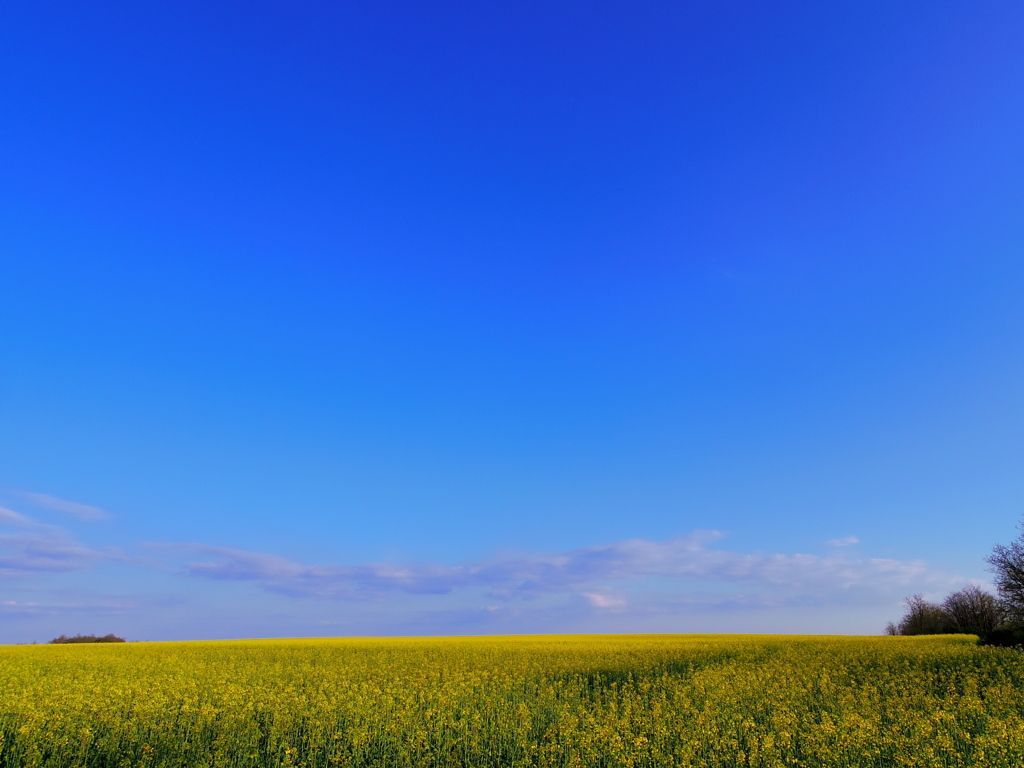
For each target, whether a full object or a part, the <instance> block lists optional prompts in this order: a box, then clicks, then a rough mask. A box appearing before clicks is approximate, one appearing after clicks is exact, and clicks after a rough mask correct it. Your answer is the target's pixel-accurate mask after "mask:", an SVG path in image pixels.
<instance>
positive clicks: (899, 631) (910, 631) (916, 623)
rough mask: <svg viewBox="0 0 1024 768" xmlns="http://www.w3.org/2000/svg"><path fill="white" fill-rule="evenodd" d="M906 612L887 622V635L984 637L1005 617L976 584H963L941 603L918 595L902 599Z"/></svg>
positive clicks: (999, 607) (998, 602)
mask: <svg viewBox="0 0 1024 768" xmlns="http://www.w3.org/2000/svg"><path fill="white" fill-rule="evenodd" d="M903 603H904V605H906V607H907V611H906V613H905V614H904V615H903V618H902V619H900V621H899V623H898V624H892V623H890V624H889V625H888V626H887V627H886V629H885V631H886V634H889V635H956V634H962V635H978V636H979V637H985V636H987V635H988V634H989V633H990V632H992V631H993V630H994V629H996V627H998V626H1000V625H1001V624H1002V623H1003V622H1004V620H1005V617H1006V611H1005V609H1004V607H1003V605H1002V603H1001V602H1000V601H999V600H998V599H996V597H995V595H992V594H990V593H988V592H986V591H985V590H983V589H981V588H980V587H974V586H971V587H965V588H964V589H961V590H960V591H958V592H953V593H952V594H951V595H949V596H948V597H947V598H946V599H945V600H944V601H943V602H941V603H931V602H928V601H927V600H925V599H924V597H923V596H922V595H912V596H910V597H908V598H907V599H906V600H904V601H903Z"/></svg>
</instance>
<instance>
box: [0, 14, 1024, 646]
mask: <svg viewBox="0 0 1024 768" xmlns="http://www.w3.org/2000/svg"><path fill="white" fill-rule="evenodd" d="M0 82H2V83H3V85H2V86H0V114H2V115H3V116H4V118H3V120H0V169H2V170H0V286H2V287H3V301H2V302H0V373H2V375H0V642H31V641H45V640H48V639H50V637H52V636H55V635H57V634H61V633H66V634H74V633H76V632H99V633H102V634H105V633H106V632H108V631H112V632H116V633H118V634H123V635H125V636H127V637H129V638H130V639H137V640H160V639H204V638H214V637H218V638H219V637H271V636H297V635H374V634H439V635H444V634H489V633H504V632H590V631H594V632H598V631H635V632H646V631H657V632H670V631H679V632H690V631H723V632H762V631H764V632H785V631H794V632H823V633H831V632H843V633H874V632H880V631H881V630H882V628H883V627H884V624H885V622H886V621H888V620H890V619H895V618H898V616H899V612H900V600H901V599H902V598H903V597H904V596H906V595H908V594H911V593H914V592H922V593H925V594H927V595H929V596H933V597H941V596H942V595H943V594H945V593H946V592H948V591H949V590H951V589H955V588H959V587H961V586H963V585H965V584H967V583H982V584H984V583H986V581H987V579H988V574H987V573H986V571H985V567H984V557H985V556H986V555H987V554H988V552H989V551H990V550H991V547H992V545H993V544H994V543H996V542H1007V541H1009V540H1010V539H1012V538H1014V537H1015V536H1016V535H1017V532H1018V531H1017V528H1016V526H1017V523H1018V522H1019V521H1020V519H1021V516H1022V514H1024V503H1022V502H1024V472H1022V471H1021V467H1022V460H1024V440H1022V437H1021V436H1022V435H1024V429H1022V427H1024V355H1022V351H1024V344H1022V342H1024V301H1022V299H1021V297H1022V296H1024V258H1022V254H1024V248H1022V246H1024V215H1022V212H1024V138H1022V137H1024V89H1022V88H1021V83H1022V82H1024V6H1020V4H1018V3H1011V2H983V3H979V4H975V5H972V6H970V7H968V6H965V5H962V4H957V3H951V2H938V3H935V2H931V3H924V2H900V3H885V4H883V3H880V2H867V3H860V4H856V5H855V6H849V7H838V6H835V7H825V6H822V5H821V4H818V3H810V2H790V3H782V4H779V3H767V2H734V3H720V2H716V3H712V2H692V3H668V2H639V3H631V4H614V3H582V2H553V3H552V2H548V3H536V2H526V3H517V4H515V5H514V7H502V6H500V5H498V4H490V5H481V4H474V3H467V2H445V3H419V2H383V3H365V2H355V3H348V4H335V3H326V2H312V3H307V4H303V5H301V6H295V5H293V4H285V3H280V2H261V3H257V4H254V5H249V6H246V7H245V8H242V7H240V6H237V5H236V4H228V3H223V2H206V3H165V2H158V3H151V4H145V6H138V5H137V4H129V3H124V2H108V3H103V4H101V5H100V6H98V7H95V6H94V7H89V8H85V7H82V6H78V5H75V4H72V3H67V2H47V1H45V0H43V1H37V2H31V3H30V2H24V1H23V0H16V1H15V2H11V3H7V4H5V6H4V7H3V8H2V9H0Z"/></svg>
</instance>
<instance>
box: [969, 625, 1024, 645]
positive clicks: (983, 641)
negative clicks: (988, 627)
mask: <svg viewBox="0 0 1024 768" xmlns="http://www.w3.org/2000/svg"><path fill="white" fill-rule="evenodd" d="M978 645H996V646H999V647H1001V648H1024V623H1022V622H1014V623H1007V624H1002V625H1000V626H998V627H996V628H995V629H993V630H992V631H991V632H985V633H984V634H982V635H980V636H979V637H978Z"/></svg>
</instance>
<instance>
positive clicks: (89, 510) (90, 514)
mask: <svg viewBox="0 0 1024 768" xmlns="http://www.w3.org/2000/svg"><path fill="white" fill-rule="evenodd" d="M22 496H24V497H25V498H26V499H28V501H29V502H31V503H32V504H35V505H36V506H37V507H42V508H43V509H52V510H53V511H54V512H63V513H64V514H67V515H71V516H73V517H77V518H78V519H79V520H85V521H86V522H90V523H94V522H97V521H99V520H107V519H109V518H110V513H109V512H107V511H106V510H104V509H100V508H99V507H93V506H90V505H88V504H80V503H78V502H77V501H68V500H67V499H59V498H57V497H56V496H50V495H49V494H46V493H23V494H22Z"/></svg>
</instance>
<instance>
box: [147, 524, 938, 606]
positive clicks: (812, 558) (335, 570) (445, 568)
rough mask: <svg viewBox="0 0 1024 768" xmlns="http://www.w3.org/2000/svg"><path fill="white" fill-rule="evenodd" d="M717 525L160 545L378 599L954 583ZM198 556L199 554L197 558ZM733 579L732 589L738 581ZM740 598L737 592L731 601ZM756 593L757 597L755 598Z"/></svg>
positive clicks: (320, 591) (792, 596) (248, 571)
mask: <svg viewBox="0 0 1024 768" xmlns="http://www.w3.org/2000/svg"><path fill="white" fill-rule="evenodd" d="M721 535H722V534H720V533H718V532H716V531H697V532H694V533H691V534H688V535H685V536H680V537H678V538H675V539H669V540H667V541H648V540H645V539H627V540H624V541H618V542H613V543H611V544H603V545H598V546H592V547H584V548H580V549H575V550H569V551H565V552H553V553H546V554H519V555H505V556H502V557H497V558H492V559H489V560H481V561H477V562H467V563H461V564H457V565H439V564H426V565H424V564H419V565H395V564H382V563H371V564H363V565H307V564H304V563H300V562H297V561H294V560H289V559H287V558H283V557H280V556H277V555H272V554H267V553H262V552H248V551H245V550H239V549H232V548H229V547H215V546H210V545H204V544H176V545H167V544H163V545H159V544H158V545H151V546H155V547H157V548H159V549H163V550H165V551H168V552H176V553H178V554H180V555H184V558H182V559H183V560H184V562H183V564H182V566H181V572H182V573H184V574H187V575H189V576H194V577H201V578H206V579H216V580H232V581H250V582H253V583H255V584H257V585H259V586H260V587H261V588H263V589H266V590H268V591H271V592H276V593H279V594H285V595H293V596H307V597H319V598H330V599H342V600H353V599H357V600H358V599H362V600H365V599H376V598H380V597H382V596H385V595H387V594H394V593H406V594H409V593H412V594H437V595H439V594H447V593H450V592H453V591H457V590H478V591H479V590H483V591H484V592H485V593H486V594H487V595H489V596H490V597H491V598H492V599H498V600H500V601H502V602H506V603H507V602H509V601H517V600H530V599H536V598H538V597H540V596H542V595H556V594H563V595H568V594H578V595H582V596H583V597H584V598H585V599H586V600H587V602H588V603H589V604H590V605H591V606H593V607H595V608H601V609H607V608H612V607H616V608H618V607H621V606H622V605H624V604H625V603H624V602H620V601H623V600H624V598H621V597H618V596H612V594H611V592H610V591H609V586H608V585H609V584H612V583H615V584H619V585H632V586H631V587H630V588H631V589H643V586H642V585H643V584H645V583H646V584H654V583H660V584H663V585H664V584H668V585H671V589H672V591H673V592H675V593H678V592H680V591H692V590H698V589H703V590H707V589H709V588H710V587H714V590H712V591H715V590H717V594H718V595H719V598H720V599H722V600H727V599H728V600H734V599H735V597H736V592H737V590H742V592H743V593H744V594H746V595H747V597H746V598H744V599H746V600H753V601H754V602H759V601H762V602H763V599H765V598H763V597H758V596H757V595H759V594H760V593H765V594H767V595H768V596H770V598H771V599H772V600H784V601H792V600H797V601H801V600H802V601H820V600H822V599H825V598H827V597H828V596H829V595H833V596H834V595H837V594H839V593H843V592H847V593H858V594H864V593H873V594H880V593H885V594H891V593H897V592H900V591H901V590H903V589H905V588H906V587H907V586H908V585H911V584H913V585H915V586H918V585H921V584H925V583H936V584H940V583H941V584H942V585H944V584H945V583H946V582H945V581H943V579H942V578H941V577H939V576H938V575H937V574H934V573H932V572H931V571H930V570H929V569H928V567H927V566H926V565H925V563H923V562H920V561H901V560H891V559H878V558H875V559H863V558H849V557H845V556H843V555H840V554H838V553H837V554H834V555H829V556H820V555H811V554H761V553H755V554H745V553H740V552H733V551H729V550H725V549H720V548H713V547H712V546H711V545H712V544H713V543H714V542H715V541H716V540H717V539H719V538H721ZM197 556H198V557H197ZM730 585H731V586H730ZM730 595H732V596H731V597H730ZM751 595H753V596H754V597H751Z"/></svg>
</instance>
